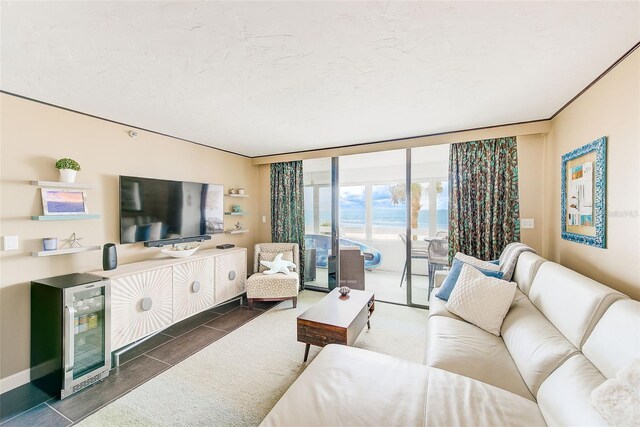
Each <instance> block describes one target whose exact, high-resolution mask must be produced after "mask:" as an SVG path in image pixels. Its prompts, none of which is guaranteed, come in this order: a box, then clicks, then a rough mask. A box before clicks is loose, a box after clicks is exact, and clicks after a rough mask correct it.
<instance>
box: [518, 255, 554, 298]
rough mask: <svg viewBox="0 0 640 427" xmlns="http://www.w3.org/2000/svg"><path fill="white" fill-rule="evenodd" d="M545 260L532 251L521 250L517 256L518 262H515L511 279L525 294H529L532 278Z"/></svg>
mask: <svg viewBox="0 0 640 427" xmlns="http://www.w3.org/2000/svg"><path fill="white" fill-rule="evenodd" d="M546 261H547V260H546V259H544V258H542V257H541V256H539V255H537V254H535V253H534V252H522V253H521V254H520V256H519V257H518V262H517V263H516V268H515V270H514V271H513V277H512V278H511V280H513V281H514V282H516V283H517V284H518V288H520V290H521V291H522V292H524V293H525V295H529V290H530V289H531V284H532V283H533V279H534V278H535V277H536V273H537V272H538V269H539V268H540V266H541V265H542V264H543V263H544V262H546Z"/></svg>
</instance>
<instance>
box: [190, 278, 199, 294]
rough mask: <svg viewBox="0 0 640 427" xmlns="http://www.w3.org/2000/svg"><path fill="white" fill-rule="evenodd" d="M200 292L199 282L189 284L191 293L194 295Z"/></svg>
mask: <svg viewBox="0 0 640 427" xmlns="http://www.w3.org/2000/svg"><path fill="white" fill-rule="evenodd" d="M199 290H200V281H198V280H196V281H194V282H193V283H192V284H191V292H193V293H194V294H195V293H197V292H198V291H199Z"/></svg>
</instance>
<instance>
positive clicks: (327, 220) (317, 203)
mask: <svg viewBox="0 0 640 427" xmlns="http://www.w3.org/2000/svg"><path fill="white" fill-rule="evenodd" d="M302 169H303V174H304V220H305V221H304V222H305V238H304V242H305V277H304V283H305V287H306V288H310V289H319V290H328V289H329V264H330V262H329V261H330V258H331V257H332V256H333V251H332V248H331V246H332V233H331V225H332V220H331V213H332V212H331V197H332V185H331V170H332V168H331V158H322V159H312V160H305V161H304V162H303V168H302ZM331 264H332V265H331V267H332V273H333V275H334V276H335V271H334V270H335V269H334V265H333V261H332V262H331ZM332 281H333V280H332ZM332 288H333V286H332Z"/></svg>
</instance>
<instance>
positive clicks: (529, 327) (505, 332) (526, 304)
mask: <svg viewBox="0 0 640 427" xmlns="http://www.w3.org/2000/svg"><path fill="white" fill-rule="evenodd" d="M523 255H524V254H523ZM521 256H522V255H521ZM502 339H503V340H504V343H505V345H506V346H507V349H508V350H509V353H510V354H511V358H512V359H513V361H514V362H515V364H516V366H517V367H518V370H519V371H520V375H521V376H522V379H523V380H524V382H525V383H527V386H528V387H529V390H530V391H531V394H533V395H534V396H536V395H537V393H538V388H539V387H540V385H541V384H542V382H543V381H544V380H545V379H546V378H547V377H548V376H549V375H550V374H551V373H552V372H553V371H554V370H555V369H556V368H558V366H560V365H562V364H563V363H564V362H565V361H566V360H567V359H568V358H569V357H570V356H572V355H574V354H577V353H578V349H577V348H575V347H574V346H573V345H571V343H570V342H569V341H567V339H566V338H565V337H564V336H563V335H562V334H561V333H560V332H559V331H558V330H557V329H556V328H555V327H554V326H553V325H552V324H551V322H549V321H548V320H547V319H546V318H545V317H544V316H543V315H542V313H540V312H539V311H538V309H537V308H536V307H535V306H534V305H533V303H532V302H531V301H530V300H529V299H528V298H526V297H525V298H522V299H520V300H519V301H517V302H514V303H513V304H512V305H511V309H510V310H509V313H507V316H506V317H505V319H504V323H503V324H502Z"/></svg>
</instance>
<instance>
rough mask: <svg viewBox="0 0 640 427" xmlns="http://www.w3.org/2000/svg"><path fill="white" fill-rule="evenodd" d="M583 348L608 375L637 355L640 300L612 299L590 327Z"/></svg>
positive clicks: (639, 352) (613, 373) (639, 330)
mask: <svg viewBox="0 0 640 427" xmlns="http://www.w3.org/2000/svg"><path fill="white" fill-rule="evenodd" d="M582 352H583V353H584V355H585V356H586V357H587V359H589V361H590V362H591V363H593V364H594V365H595V367H596V368H598V370H599V371H600V372H602V374H603V375H604V376H605V377H607V378H613V377H615V376H616V375H617V374H618V372H619V371H620V370H621V369H623V368H625V367H626V366H629V365H630V364H631V362H632V361H633V360H635V359H638V358H640V302H639V301H635V300H631V299H623V300H619V301H616V302H614V303H613V304H612V305H611V307H609V309H608V310H607V311H606V312H605V313H604V315H603V316H602V318H601V319H600V321H599V322H598V323H597V324H596V326H595V327H594V328H593V332H591V335H589V338H587V341H586V342H585V343H584V346H583V348H582Z"/></svg>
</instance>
